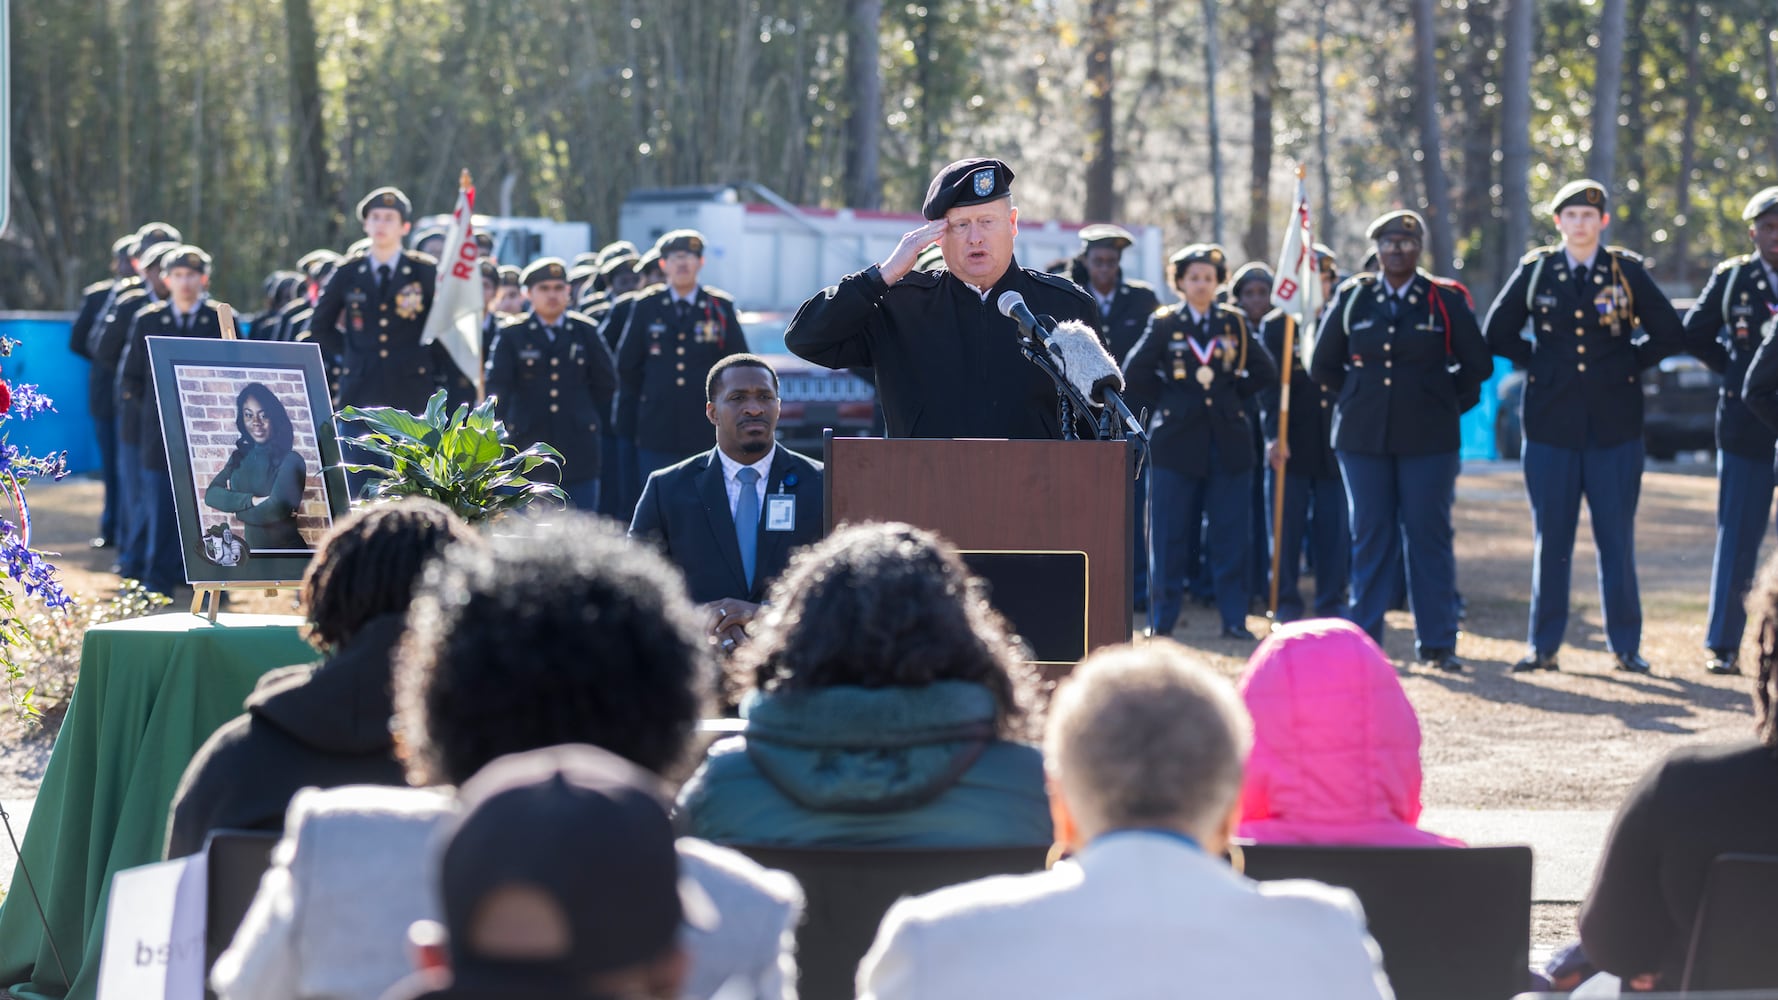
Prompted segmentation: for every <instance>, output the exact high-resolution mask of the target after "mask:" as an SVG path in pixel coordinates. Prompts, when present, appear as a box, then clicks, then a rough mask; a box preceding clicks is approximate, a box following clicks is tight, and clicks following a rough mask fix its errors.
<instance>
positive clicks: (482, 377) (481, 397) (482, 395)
mask: <svg viewBox="0 0 1778 1000" xmlns="http://www.w3.org/2000/svg"><path fill="white" fill-rule="evenodd" d="M473 186H474V182H473V181H472V180H470V178H469V168H468V167H464V168H463V172H462V173H460V174H458V175H457V197H458V198H462V196H463V192H465V191H468V190H469V189H470V188H471V187H473ZM464 226H465V228H464V230H463V231H464V232H465V233H468V232H469V231H470V230H471V229H472V228H474V226H475V222H474V220H473V218H471V219H465V220H464ZM482 319H483V322H486V321H487V317H486V316H483V318H482ZM475 335H476V337H478V338H479V337H481V326H480V324H477V326H476V333H475ZM477 346H480V341H479V340H478V341H477ZM476 353H477V356H478V357H479V356H480V353H481V352H479V351H478V352H476ZM481 362H482V363H481V364H479V365H476V366H475V405H477V406H480V405H482V403H483V402H484V401H485V400H486V399H487V398H488V359H487V358H482V359H481Z"/></svg>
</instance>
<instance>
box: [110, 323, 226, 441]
mask: <svg viewBox="0 0 1778 1000" xmlns="http://www.w3.org/2000/svg"><path fill="white" fill-rule="evenodd" d="M173 317H174V313H173V303H172V302H171V301H163V302H156V303H154V304H153V305H150V306H146V307H144V308H143V309H141V310H140V311H139V312H137V313H136V315H135V318H134V319H132V320H131V321H130V332H129V336H128V338H127V339H126V344H125V348H124V356H123V360H122V362H121V363H120V365H119V368H118V374H117V378H118V384H119V386H121V387H122V391H121V392H120V393H119V396H118V405H119V406H120V407H121V408H122V410H121V412H123V413H124V414H125V418H124V419H125V420H126V421H129V420H131V419H133V420H134V421H135V423H136V426H135V428H134V429H133V430H132V429H131V428H128V427H125V428H122V429H123V431H124V434H125V436H126V437H128V438H129V439H130V440H132V441H134V442H135V444H136V446H137V447H138V448H140V449H142V454H141V462H142V468H145V469H155V470H157V471H161V472H165V471H166V469H167V444H166V439H165V437H164V436H163V435H162V433H161V417H160V404H159V402H158V401H157V400H156V398H155V386H154V375H153V374H152V372H151V370H150V368H149V365H148V344H147V343H146V340H147V338H149V337H189V338H192V339H194V340H221V339H222V321H221V319H220V318H219V317H218V316H217V314H216V303H214V302H212V301H211V300H209V299H203V300H201V301H200V302H199V303H198V308H197V313H196V314H195V315H193V316H192V320H191V330H190V331H188V332H183V333H182V332H180V329H179V322H178V320H176V319H174V318H173ZM130 404H135V409H134V410H133V411H132V410H131V409H130V408H129V407H130Z"/></svg>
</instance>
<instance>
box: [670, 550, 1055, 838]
mask: <svg viewBox="0 0 1778 1000" xmlns="http://www.w3.org/2000/svg"><path fill="white" fill-rule="evenodd" d="M758 628H759V631H758V633H757V635H756V636H755V638H754V641H753V642H752V643H751V644H749V645H748V646H746V647H744V648H743V649H742V651H741V653H740V656H739V658H738V660H737V666H738V667H739V668H740V669H741V670H742V671H748V672H751V674H752V680H753V691H752V692H751V693H749V694H748V695H747V696H746V697H745V699H744V700H743V702H742V705H741V711H742V714H743V715H744V716H745V717H746V719H747V731H746V735H745V736H741V737H735V738H732V739H728V740H724V741H722V742H720V743H718V744H716V745H715V746H713V747H712V748H711V749H710V756H709V758H708V759H707V760H706V761H705V762H704V766H703V767H702V768H700V769H699V770H698V772H697V773H696V774H695V775H693V776H692V778H691V780H690V781H688V782H687V783H686V785H685V788H684V789H682V790H681V792H680V796H679V807H680V810H681V811H682V812H683V813H684V815H685V820H686V824H687V828H688V829H689V830H690V831H691V833H692V834H693V835H694V836H699V837H704V838H706V839H708V840H714V841H717V842H718V843H749V844H873V845H881V846H902V847H928V846H987V845H1003V846H1006V845H1014V844H1047V843H1049V842H1050V829H1049V805H1048V802H1047V799H1046V797H1045V794H1044V788H1043V759H1042V755H1041V754H1040V753H1039V752H1038V750H1037V749H1036V748H1035V747H1031V746H1026V745H1025V744H1022V743H1016V742H1013V741H1012V739H1011V738H1012V737H1013V736H1015V735H1016V734H1017V733H1018V732H1019V726H1020V724H1021V723H1022V722H1023V719H1024V710H1025V706H1026V705H1028V704H1029V703H1030V696H1029V693H1028V691H1029V687H1030V682H1029V680H1028V676H1027V674H1026V672H1025V668H1024V666H1023V663H1022V660H1023V653H1022V652H1021V650H1020V647H1019V643H1018V639H1017V638H1016V637H1014V636H1013V635H1011V634H1010V633H1009V631H1008V629H1007V625H1006V622H1005V621H1004V620H1002V619H1001V617H1000V615H999V614H998V613H996V612H995V611H994V610H993V608H991V607H989V605H988V601H987V598H986V597H985V596H984V594H983V588H982V585H981V583H980V582H979V581H977V580H974V579H972V578H971V577H970V575H969V570H968V569H967V568H966V567H965V566H964V565H963V560H962V558H961V557H959V556H958V555H957V551H956V550H955V549H954V548H952V547H951V545H950V543H948V542H945V541H943V540H942V539H940V538H939V537H938V536H937V535H934V534H932V533H931V532H928V531H922V530H920V529H918V528H912V527H909V526H908V525H905V524H866V525H859V526H854V527H848V528H841V529H840V530H838V531H836V532H834V534H833V535H832V536H831V537H829V538H827V539H826V540H825V541H822V542H820V543H818V544H817V545H815V546H813V547H812V548H809V549H806V550H804V551H803V552H802V553H801V554H799V555H798V556H797V557H796V559H795V560H793V561H792V562H791V565H790V568H789V569H788V570H787V571H786V572H785V574H784V576H783V577H782V578H781V579H780V580H779V581H778V584H777V585H776V586H775V587H774V588H773V590H772V597H771V600H770V602H768V604H767V605H766V608H765V612H764V614H763V616H762V617H761V618H760V619H759V625H758Z"/></svg>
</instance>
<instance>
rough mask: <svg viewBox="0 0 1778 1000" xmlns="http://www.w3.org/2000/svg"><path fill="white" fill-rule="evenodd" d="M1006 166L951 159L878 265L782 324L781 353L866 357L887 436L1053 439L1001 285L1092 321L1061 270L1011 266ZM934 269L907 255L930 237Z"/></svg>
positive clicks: (835, 359) (1036, 372)
mask: <svg viewBox="0 0 1778 1000" xmlns="http://www.w3.org/2000/svg"><path fill="white" fill-rule="evenodd" d="M1012 178H1013V173H1012V168H1011V167H1008V166H1007V165H1006V164H1005V163H1002V162H1001V161H999V160H994V159H987V158H981V157H978V158H974V159H968V160H958V161H957V162H955V163H952V164H951V165H949V166H947V167H945V168H944V169H943V170H941V171H939V174H938V176H937V177H934V178H933V179H932V185H931V186H930V187H929V188H928V189H927V191H926V203H925V206H924V209H923V214H924V215H925V216H926V218H927V219H928V220H929V221H928V222H927V224H926V225H924V226H921V227H920V228H919V229H916V230H913V231H912V232H909V233H907V234H905V235H903V236H902V238H901V242H900V243H899V244H897V245H896V247H895V250H894V252H893V253H891V254H890V255H889V258H888V259H887V260H885V261H883V262H882V263H881V264H873V265H871V266H870V267H867V268H865V269H864V270H862V271H859V272H858V273H856V274H850V275H847V276H846V277H844V278H842V279H840V283H839V284H837V285H834V286H833V287H831V288H825V289H822V290H821V291H820V292H819V293H817V294H816V295H815V297H814V298H812V299H810V300H809V301H807V302H804V303H803V305H802V308H800V309H798V310H797V313H796V317H795V318H794V319H792V320H791V321H790V326H789V328H788V329H786V330H785V331H784V343H785V345H786V346H787V347H789V348H790V352H791V353H792V354H795V355H797V356H799V357H802V358H807V359H808V360H810V361H813V362H814V363H815V364H818V365H823V366H825V367H828V368H871V369H874V370H875V373H876V384H877V399H878V401H879V402H881V403H882V405H883V416H884V418H885V420H886V422H887V424H888V432H889V436H890V437H897V438H959V437H973V438H1026V439H1058V438H1061V437H1062V424H1061V421H1060V419H1059V418H1058V417H1057V413H1056V390H1055V383H1053V382H1051V381H1050V378H1049V376H1048V375H1045V374H1044V373H1043V372H1042V371H1041V370H1040V369H1038V368H1037V366H1035V365H1032V364H1031V363H1029V362H1028V361H1026V360H1025V358H1024V357H1023V356H1022V355H1021V353H1020V351H1019V328H1018V324H1016V323H1015V322H1013V320H1011V319H1008V318H1007V317H1005V316H1002V315H1001V314H1000V311H999V309H998V308H996V305H997V303H998V302H999V300H1000V296H1001V295H1003V294H1005V293H1006V292H1009V291H1014V292H1018V293H1019V294H1020V295H1022V296H1024V299H1025V304H1026V305H1028V306H1029V307H1030V308H1031V311H1032V312H1033V313H1036V314H1037V315H1039V316H1043V315H1048V316H1050V317H1053V318H1054V319H1056V320H1057V321H1061V320H1070V319H1073V320H1079V321H1081V322H1083V323H1085V324H1087V325H1088V326H1093V325H1094V324H1095V321H1096V317H1097V312H1098V310H1097V309H1096V308H1095V306H1094V305H1093V299H1092V296H1090V295H1088V294H1087V293H1086V292H1084V291H1082V290H1081V288H1080V286H1078V285H1076V284H1075V283H1074V282H1072V281H1069V280H1068V279H1067V278H1064V277H1061V276H1059V275H1054V274H1049V273H1047V272H1044V271H1034V270H1031V269H1030V268H1025V267H1020V266H1019V262H1018V261H1017V260H1016V259H1014V257H1013V238H1014V237H1015V236H1016V235H1017V234H1018V231H1019V212H1018V209H1016V208H1014V207H1013V205H1012ZM935 241H936V242H937V243H938V244H939V246H941V247H942V248H943V249H944V258H945V268H944V270H942V271H939V270H933V271H921V270H918V269H916V268H915V266H914V264H915V262H916V260H917V259H918V257H919V255H920V252H921V251H923V250H925V249H926V248H927V247H929V246H932V245H933V243H934V242H935Z"/></svg>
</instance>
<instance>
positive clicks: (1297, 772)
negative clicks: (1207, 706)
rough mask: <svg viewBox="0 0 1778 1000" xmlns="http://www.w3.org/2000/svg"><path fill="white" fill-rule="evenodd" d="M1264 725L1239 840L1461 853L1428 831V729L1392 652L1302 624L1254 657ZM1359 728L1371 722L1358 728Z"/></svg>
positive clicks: (1250, 683) (1348, 628)
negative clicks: (1423, 743)
mask: <svg viewBox="0 0 1778 1000" xmlns="http://www.w3.org/2000/svg"><path fill="white" fill-rule="evenodd" d="M1239 688H1240V691H1241V699H1242V700H1243V701H1245V702H1246V703H1247V712H1248V714H1249V715H1250V716H1251V717H1252V719H1253V752H1252V753H1251V754H1250V755H1248V758H1247V770H1246V774H1245V776H1244V777H1243V778H1242V781H1241V826H1240V829H1239V830H1237V831H1236V836H1239V837H1243V838H1246V839H1248V840H1256V841H1259V842H1261V843H1270V844H1359V845H1369V846H1373V847H1440V846H1442V847H1462V846H1463V844H1462V842H1461V841H1456V840H1451V839H1450V838H1447V837H1441V836H1439V835H1438V834H1436V833H1428V832H1427V831H1425V830H1421V829H1419V828H1418V827H1416V826H1415V825H1414V824H1415V823H1417V822H1418V821H1419V819H1420V720H1419V719H1418V718H1417V717H1416V716H1415V715H1414V706H1413V705H1411V704H1409V703H1408V696H1407V694H1406V692H1404V691H1402V689H1401V681H1400V680H1398V679H1397V678H1396V676H1395V668H1394V667H1393V666H1391V665H1390V663H1389V660H1388V658H1386V657H1385V656H1384V655H1383V651H1382V650H1381V649H1378V648H1377V644H1376V643H1375V642H1373V641H1371V637H1370V636H1368V635H1366V634H1365V632H1364V630H1363V629H1361V628H1359V627H1358V626H1356V625H1354V624H1352V623H1351V622H1348V621H1344V620H1342V619H1338V618H1317V619H1312V620H1308V621H1300V622H1294V623H1292V624H1290V625H1286V626H1284V627H1283V628H1280V629H1279V630H1278V631H1276V632H1273V633H1272V634H1271V635H1270V636H1268V637H1267V638H1266V641H1265V642H1262V643H1260V645H1259V648H1258V649H1256V650H1254V651H1253V656H1252V657H1250V658H1249V659H1248V661H1247V671H1246V673H1245V674H1243V675H1242V677H1241V682H1240V685H1239ZM1355 720H1363V722H1362V724H1358V723H1356V722H1355Z"/></svg>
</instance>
